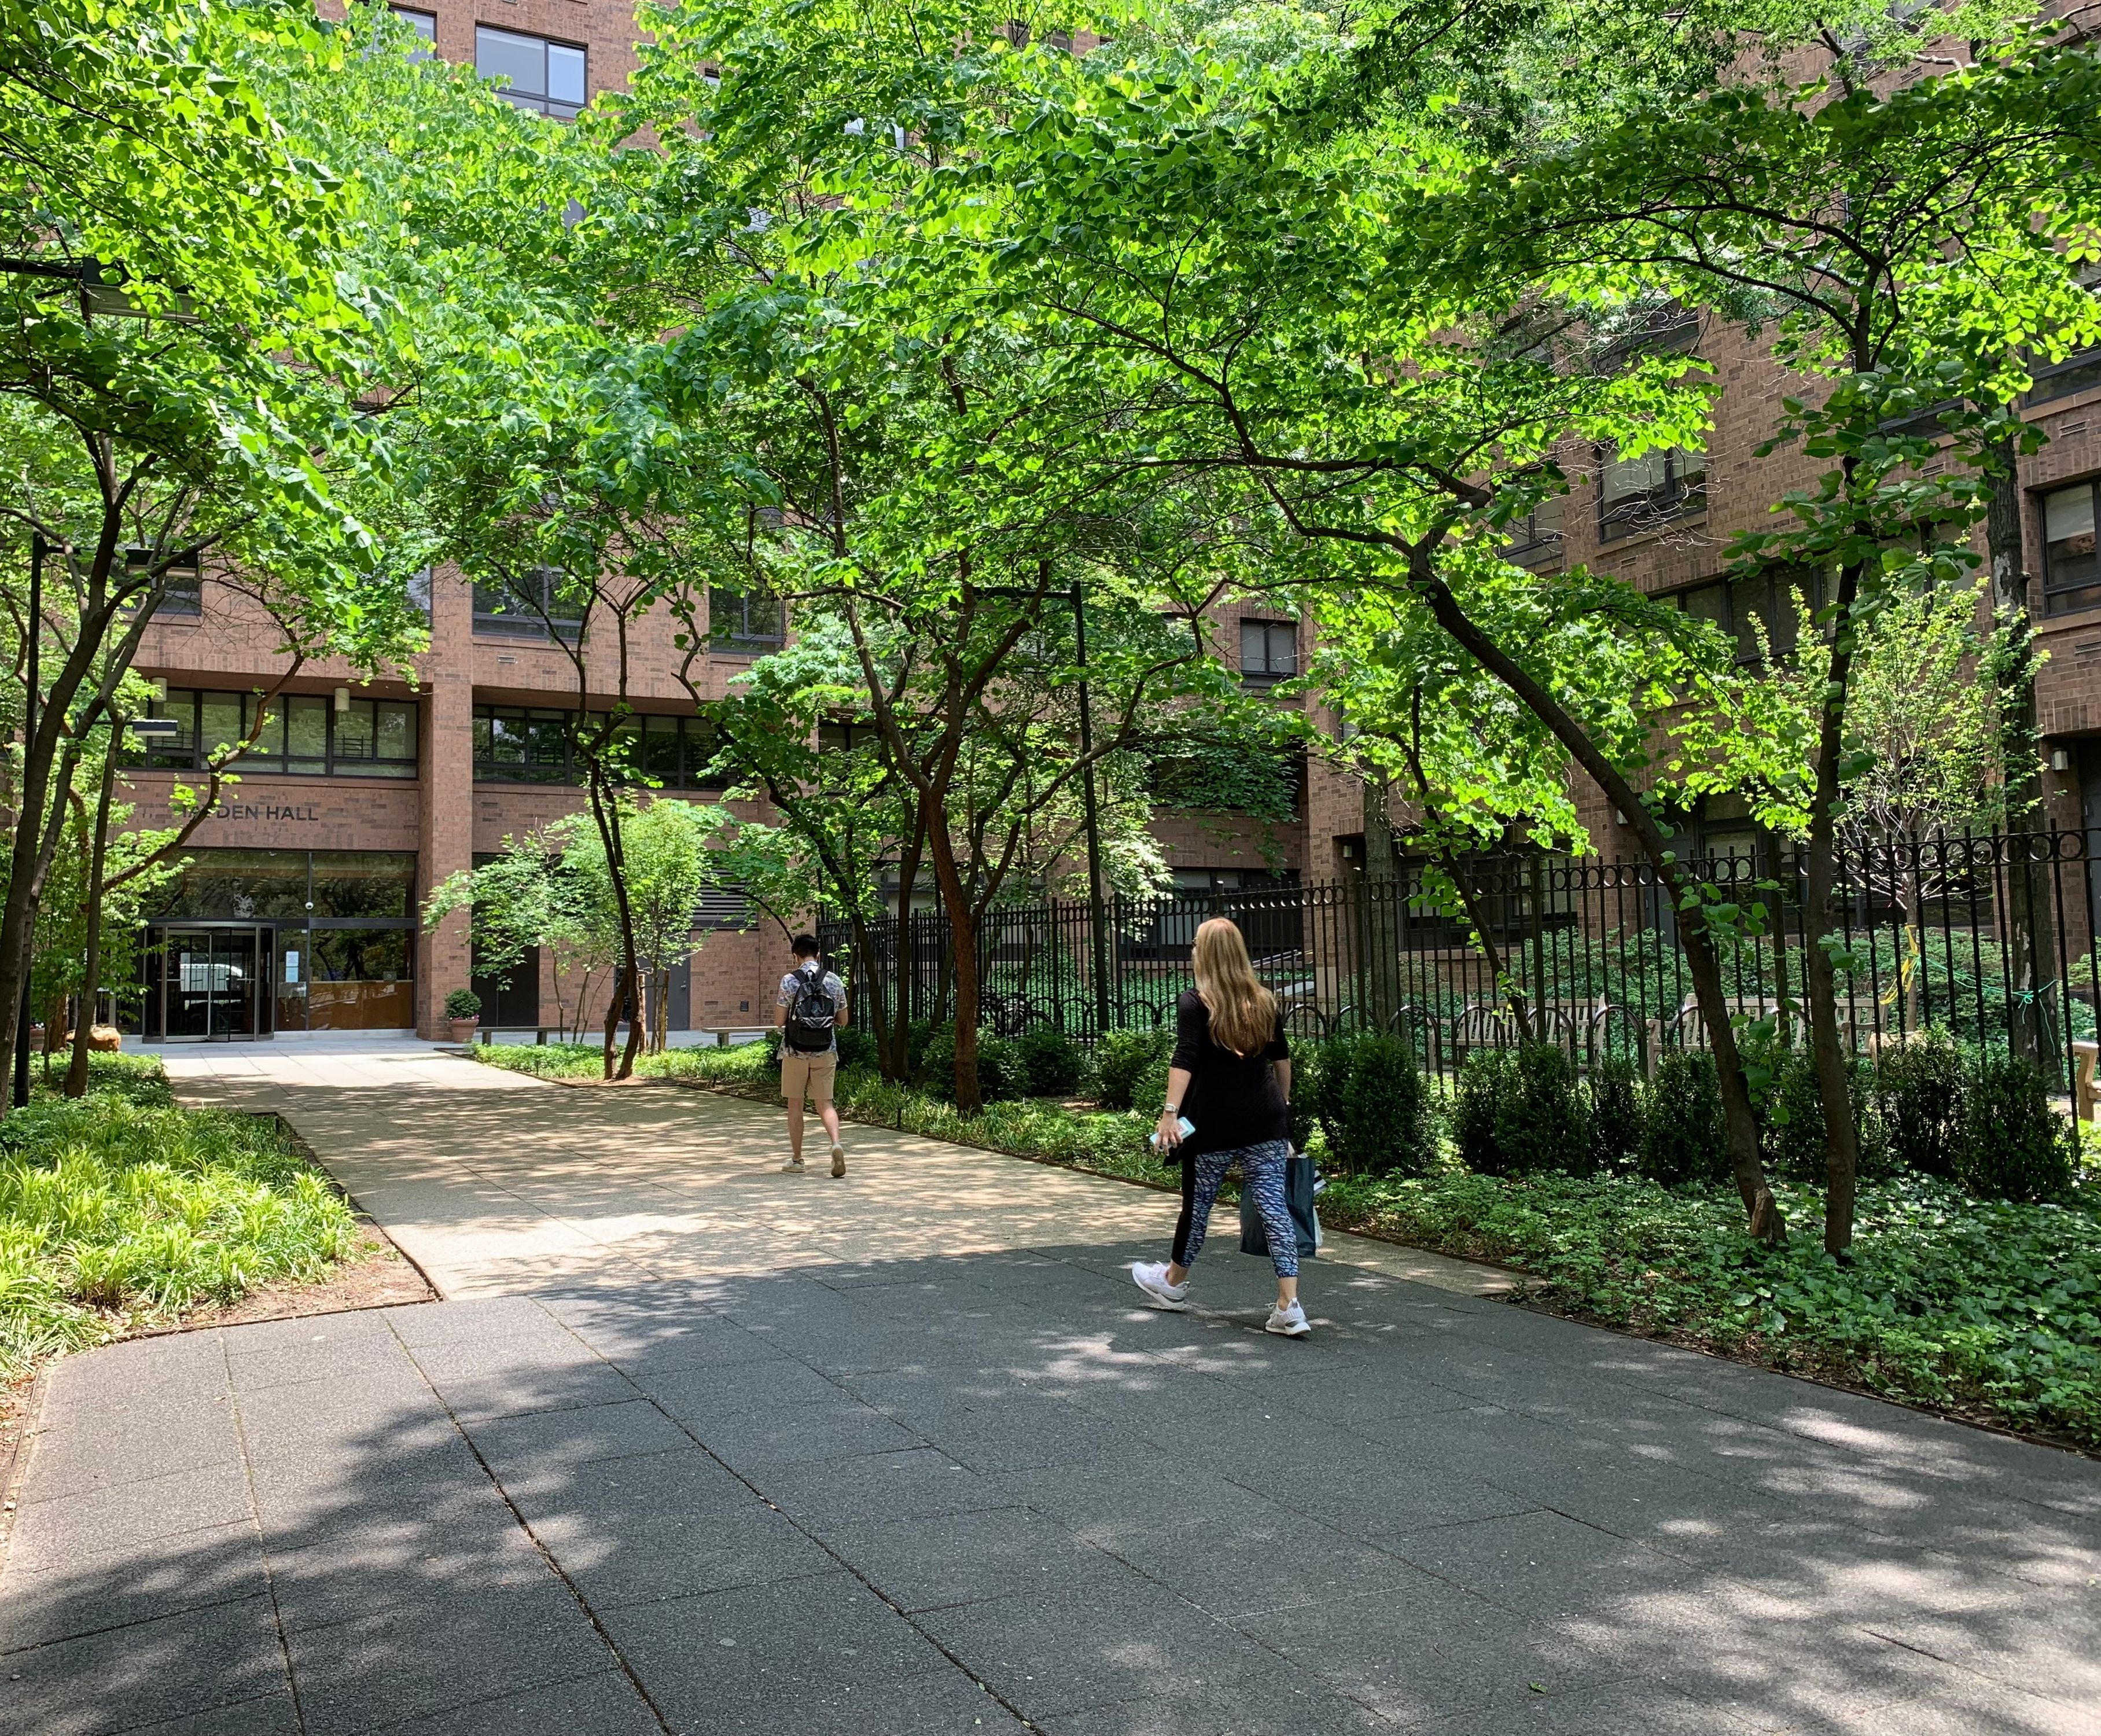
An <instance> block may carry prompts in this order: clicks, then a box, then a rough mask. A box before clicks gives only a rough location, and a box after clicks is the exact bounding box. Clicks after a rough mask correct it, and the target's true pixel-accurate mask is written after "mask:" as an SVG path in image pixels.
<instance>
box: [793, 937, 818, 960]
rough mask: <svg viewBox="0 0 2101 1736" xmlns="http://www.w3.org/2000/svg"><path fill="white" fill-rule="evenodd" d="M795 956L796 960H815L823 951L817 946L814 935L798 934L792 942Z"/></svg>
mask: <svg viewBox="0 0 2101 1736" xmlns="http://www.w3.org/2000/svg"><path fill="white" fill-rule="evenodd" d="M794 949H795V956H796V957H797V958H798V959H816V958H821V957H822V956H823V955H824V950H825V949H824V948H823V947H821V946H820V945H818V944H817V937H816V935H814V934H798V935H797V936H796V937H795V940H794Z"/></svg>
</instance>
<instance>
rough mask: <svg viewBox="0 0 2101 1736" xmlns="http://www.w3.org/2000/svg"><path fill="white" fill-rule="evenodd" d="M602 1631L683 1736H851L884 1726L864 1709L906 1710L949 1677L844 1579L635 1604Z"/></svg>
mask: <svg viewBox="0 0 2101 1736" xmlns="http://www.w3.org/2000/svg"><path fill="white" fill-rule="evenodd" d="M604 1621H605V1625H606V1628H607V1631H608V1632H609V1633H610V1634H611V1635H612V1636H613V1643H614V1644H615V1645H617V1646H618V1647H619V1648H620V1650H621V1655H622V1656H624V1657H625V1658H627V1659H628V1660H629V1661H630V1663H631V1664H632V1665H633V1667H634V1668H635V1671H636V1672H637V1673H638V1674H639V1675H640V1676H641V1677H642V1679H643V1680H644V1681H645V1682H647V1683H648V1684H649V1685H650V1697H651V1698H652V1699H654V1700H655V1701H656V1703H657V1705H658V1706H659V1707H661V1708H662V1709H663V1712H664V1713H665V1716H666V1720H667V1721H668V1722H669V1723H670V1725H671V1726H672V1728H673V1729H679V1730H683V1731H692V1732H715V1731H720V1732H725V1733H728V1732H736V1733H739V1736H745V1733H757V1732H769V1733H770V1732H776V1731H779V1730H781V1729H795V1730H798V1731H803V1730H807V1731H813V1732H815V1731H823V1732H827V1733H829V1732H838V1733H839V1736H848V1733H858V1732H860V1731H861V1730H863V1729H869V1728H871V1727H873V1728H884V1727H886V1726H887V1725H889V1724H890V1720H880V1721H872V1720H873V1714H872V1713H871V1712H866V1711H865V1710H864V1708H865V1707H876V1706H879V1705H881V1704H882V1703H884V1702H885V1701H886V1700H887V1701H888V1702H889V1703H891V1705H893V1706H895V1705H896V1704H897V1703H898V1701H899V1699H900V1698H902V1699H903V1700H904V1701H905V1703H906V1705H907V1706H909V1703H911V1702H912V1701H913V1700H914V1699H916V1698H918V1694H919V1693H920V1692H921V1685H922V1683H926V1684H935V1685H938V1684H941V1683H944V1682H953V1676H954V1674H955V1667H954V1666H953V1664H952V1663H950V1662H949V1659H948V1658H945V1657H944V1656H943V1655H942V1654H941V1653H940V1651H939V1650H936V1649H935V1646H934V1645H931V1643H930V1642H929V1641H927V1638H926V1636H924V1635H923V1634H922V1632H920V1631H919V1630H918V1628H917V1627H914V1626H913V1624H912V1623H909V1622H908V1621H906V1620H905V1618H904V1617H903V1616H901V1615H900V1614H898V1613H897V1612H896V1610H893V1609H891V1607H890V1606H889V1605H887V1604H885V1603H884V1602H882V1600H881V1599H879V1598H878V1597H877V1596H875V1594H874V1592H870V1591H869V1589H868V1588H866V1587H865V1585H863V1584H862V1583H860V1580H858V1579H856V1578H854V1577H853V1576H852V1575H851V1574H848V1573H847V1572H845V1571H844V1570H841V1571H839V1572H837V1573H834V1574H827V1575H825V1576H824V1577H822V1578H818V1579H795V1580H790V1581H788V1582H785V1583H781V1584H776V1585H762V1586H749V1587H743V1588H738V1589H736V1590H733V1591H724V1592H709V1593H707V1594H705V1595H704V1596H696V1597H682V1598H678V1599H675V1600H673V1601H668V1602H658V1603H651V1604H637V1605H630V1606H629V1607H626V1608H624V1609H618V1610H611V1611H608V1613H607V1614H606V1615H605V1617H604ZM896 1689H905V1693H904V1694H903V1695H902V1696H900V1695H899V1694H896V1693H894V1692H893V1690H896ZM934 1691H939V1689H938V1687H937V1688H935V1690H934Z"/></svg>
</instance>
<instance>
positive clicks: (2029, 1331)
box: [1321, 1170, 2101, 1450]
mask: <svg viewBox="0 0 2101 1736" xmlns="http://www.w3.org/2000/svg"><path fill="white" fill-rule="evenodd" d="M1782 1185H1783V1186H1785V1188H1786V1189H1787V1190H1788V1192H1789V1193H1791V1194H1792V1195H1794V1198H1790V1199H1789V1200H1787V1201H1786V1202H1785V1203H1786V1204H1787V1205H1789V1207H1793V1208H1794V1209H1796V1210H1806V1209H1807V1208H1809V1207H1813V1206H1814V1205H1815V1204H1816V1198H1817V1196H1816V1190H1815V1189H1812V1188H1809V1187H1806V1186H1802V1185H1798V1184H1794V1183H1783V1184H1782ZM1321 1211H1322V1215H1323V1216H1324V1218H1326V1219H1328V1220H1332V1221H1333V1222H1334V1223H1335V1224H1337V1225H1338V1227H1349V1228H1355V1229H1365V1230H1369V1231H1371V1232H1373V1233H1383V1234H1388V1235H1392V1236H1395V1237H1397V1238H1400V1239H1402V1240H1404V1241H1407V1242H1413V1243H1418V1244H1420V1245H1422V1246H1424V1247H1435V1248H1438V1249H1441V1250H1443V1251H1445V1252H1448V1253H1453V1254H1462V1255H1473V1256H1475V1257H1479V1258H1484V1259H1489V1260H1498V1261H1501V1262H1502V1263H1503V1264H1508V1265H1511V1266H1515V1267H1516V1268H1518V1269H1519V1270H1521V1271H1524V1272H1527V1273H1532V1274H1533V1275H1534V1276H1535V1277H1536V1278H1537V1282H1536V1283H1535V1284H1533V1285H1532V1286H1528V1291H1527V1295H1528V1300H1533V1301H1535V1302H1537V1303H1539V1304H1543V1305H1544V1306H1546V1307H1548V1308H1550V1309H1555V1310H1556V1311H1557V1312H1559V1313H1568V1314H1571V1315H1574V1316H1577V1317H1581V1318H1584V1319H1590V1320H1596V1321H1601V1322H1604V1323H1606V1324H1608V1325H1611V1326H1621V1327H1624V1328H1626V1329H1628V1330H1630V1331H1639V1332H1644V1333H1652V1334H1654V1335H1657V1336H1659V1337H1663V1338H1667V1339H1671V1340H1676V1341H1679V1342H1681V1343H1687V1344H1695V1345H1697V1346H1700V1347H1701V1348H1707V1349H1712V1350H1715V1351H1718V1352H1720V1353H1723V1354H1724V1355H1727V1356H1732V1357H1739V1358H1741V1359H1743V1360H1746V1361H1751V1362H1759V1363H1763V1364H1764V1365H1765V1366H1768V1367H1772V1368H1778V1369H1782V1370H1785V1371H1789V1372H1794V1373H1799V1374H1806V1375H1814V1376H1818V1377H1821V1378H1825V1379H1833V1380H1836V1381H1838V1382H1839V1383H1840V1384H1845V1385H1847V1386H1855V1387H1864V1388H1867V1389H1868V1390H1869V1391H1871V1392H1874V1393H1881V1394H1882V1395H1883V1396H1885V1397H1891V1398H1896V1399H1901V1400H1904V1401H1908V1402H1913V1403H1919V1404H1926V1405H1930V1406H1940V1407H1944V1408H1946V1409H1948V1410H1951V1411H1953V1412H1955V1413H1956V1414H1957V1415H1965V1416H1968V1417H1971V1418H1973V1419H1982V1420H1988V1421H1992V1422H1996V1423H2000V1424H2008V1425H2010V1426H2012V1427H2014V1428H2021V1429H2026V1430H2031V1431H2033V1432H2036V1433H2043V1434H2046V1435H2053V1436H2056V1437H2062V1438H2063V1439H2067V1440H2070V1441H2077V1443H2078V1444H2079V1445H2081V1446H2084V1447H2086V1448H2087V1449H2089V1450H2101V1215H2097V1213H2096V1211H2095V1210H2094V1205H2093V1203H2092V1202H2088V1203H2086V1204H2085V1205H2083V1206H2081V1205H2068V1206H2060V1205H2018V1204H2012V1203H2009V1202H2001V1201H1984V1200H1978V1199H1975V1198H1971V1197H1970V1196H1968V1195H1966V1194H1965V1193H1962V1191H1960V1190H1959V1189H1957V1188H1955V1187H1953V1186H1952V1185H1950V1184H1948V1183H1947V1182H1944V1181H1940V1180H1935V1179H1934V1178H1932V1177H1931V1176H1900V1177H1898V1178H1895V1179H1893V1180H1886V1181H1874V1182H1869V1183H1866V1184H1864V1185H1863V1186H1862V1188H1861V1190H1860V1224H1859V1233H1858V1235H1857V1237H1856V1241H1855V1243H1854V1249H1853V1257H1852V1258H1851V1260H1849V1261H1847V1262H1845V1263H1840V1262H1838V1261H1836V1260H1833V1259H1831V1258H1830V1257H1829V1255H1826V1254H1825V1252H1824V1251H1823V1250H1822V1249H1821V1248H1820V1247H1817V1246H1816V1245H1815V1244H1814V1243H1812V1242H1809V1241H1807V1239H1806V1238H1797V1239H1796V1240H1794V1242H1789V1244H1787V1245H1786V1246H1784V1247H1763V1246H1762V1245H1760V1244H1759V1243H1758V1242H1754V1241H1752V1240H1751V1239H1750V1238H1748V1237H1746V1236H1745V1235H1744V1234H1743V1233H1742V1232H1741V1227H1740V1225H1739V1224H1738V1221H1737V1208H1736V1196H1735V1193H1734V1192H1733V1190H1732V1189H1729V1188H1728V1187H1727V1186H1726V1185H1716V1184H1714V1183H1694V1184H1692V1185H1687V1186H1683V1187H1677V1188H1667V1187H1664V1186H1662V1185H1660V1184H1658V1183H1656V1182H1654V1181H1652V1180H1648V1179H1647V1178H1645V1177H1643V1176H1594V1177H1589V1178H1583V1179H1578V1178H1577V1177H1574V1176H1566V1175H1560V1174H1553V1173H1542V1174H1534V1175H1528V1176H1476V1175H1471V1174H1468V1173H1466V1172H1465V1171H1457V1170H1453V1171H1446V1172H1444V1173H1443V1174H1440V1175H1437V1176H1429V1177H1425V1178H1422V1179H1421V1180H1407V1179H1400V1178H1370V1177H1362V1176H1346V1177H1341V1178H1338V1179H1337V1180H1334V1182H1332V1183H1331V1184H1330V1185H1329V1188H1328V1190H1327V1192H1326V1193H1324V1194H1323V1195H1322V1196H1321Z"/></svg>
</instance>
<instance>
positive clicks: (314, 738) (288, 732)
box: [279, 693, 329, 772]
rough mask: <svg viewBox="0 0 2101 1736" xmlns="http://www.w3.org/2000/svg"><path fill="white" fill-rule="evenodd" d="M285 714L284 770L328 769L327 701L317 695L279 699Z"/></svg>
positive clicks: (298, 694) (301, 694)
mask: <svg viewBox="0 0 2101 1736" xmlns="http://www.w3.org/2000/svg"><path fill="white" fill-rule="evenodd" d="M279 703H280V704H281V706H283V707H284V711H285V768H286V769H287V770H288V771H294V772H325V771H326V770H327V769H328V733H329V702H328V700H327V699H326V698H325V697H323V696H322V695H321V694H319V693H294V694H292V695H290V697H286V698H285V699H283V700H281V701H280V702H279Z"/></svg>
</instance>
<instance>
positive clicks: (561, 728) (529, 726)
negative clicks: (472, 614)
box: [472, 704, 734, 790]
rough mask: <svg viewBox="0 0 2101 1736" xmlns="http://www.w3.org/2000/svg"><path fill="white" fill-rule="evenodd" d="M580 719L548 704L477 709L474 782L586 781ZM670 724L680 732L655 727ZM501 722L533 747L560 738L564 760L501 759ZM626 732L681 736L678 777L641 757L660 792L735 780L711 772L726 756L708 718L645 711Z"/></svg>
mask: <svg viewBox="0 0 2101 1736" xmlns="http://www.w3.org/2000/svg"><path fill="white" fill-rule="evenodd" d="M576 715H577V714H576V713H575V712H574V711H568V710H561V709H558V708H555V707H553V706H508V705H496V704H478V705H476V706H475V708H474V720H473V726H472V727H473V737H472V740H473V755H474V781H475V782H476V783H478V784H566V785H575V784H578V783H581V782H582V781H583V772H582V767H581V765H580V764H579V762H578V757H577V733H576ZM602 715H604V714H602V713H594V714H592V717H593V720H594V721H596V720H597V719H598V718H599V717H601V716H602ZM666 723H668V724H673V725H675V729H674V730H672V731H668V732H667V731H662V730H656V729H652V728H651V725H652V724H666ZM498 724H507V725H511V726H513V727H514V728H516V729H517V732H518V738H519V739H520V742H522V743H530V742H533V741H534V740H535V739H536V738H537V741H538V742H540V743H541V744H542V747H543V748H544V746H545V744H546V741H547V740H548V739H549V737H551V736H553V737H558V738H559V740H560V744H561V749H562V755H561V758H560V761H559V762H558V761H556V760H555V759H551V758H548V759H523V758H513V757H505V758H502V759H499V758H498V757H497V755H496V754H495V752H494V751H493V750H494V747H495V737H496V726H497V725H498ZM534 725H537V726H539V728H537V729H535V728H533V726H534ZM621 732H622V733H623V734H626V735H627V736H628V737H629V738H630V739H632V738H633V737H635V736H637V735H639V736H641V737H644V739H645V740H646V739H647V737H649V736H651V735H652V734H657V735H661V734H664V733H674V734H675V736H676V737H677V740H678V743H679V748H678V764H677V767H676V768H675V772H674V773H673V774H672V775H670V776H666V775H664V773H663V772H662V770H661V768H656V767H652V766H651V765H649V764H648V756H647V755H646V754H644V755H638V759H640V760H641V762H642V763H641V764H639V766H638V769H639V770H640V771H642V772H643V773H645V774H646V775H648V776H650V777H654V778H656V780H657V783H656V787H657V788H660V789H664V790H723V789H727V788H728V786H729V785H730V784H731V783H732V782H734V780H733V778H732V777H731V776H730V775H729V774H728V773H722V772H712V773H711V772H710V771H709V770H708V767H709V766H710V765H711V764H713V763H714V760H715V759H716V758H717V757H718V756H719V755H720V753H721V752H722V746H721V742H720V740H719V737H717V736H716V734H715V732H714V728H713V726H712V725H711V724H709V722H708V720H706V719H705V718H702V717H694V716H691V715H687V714H685V713H683V712H680V713H666V712H641V713H637V714H635V715H633V716H631V717H630V718H629V719H628V720H626V722H625V723H624V724H621Z"/></svg>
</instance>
